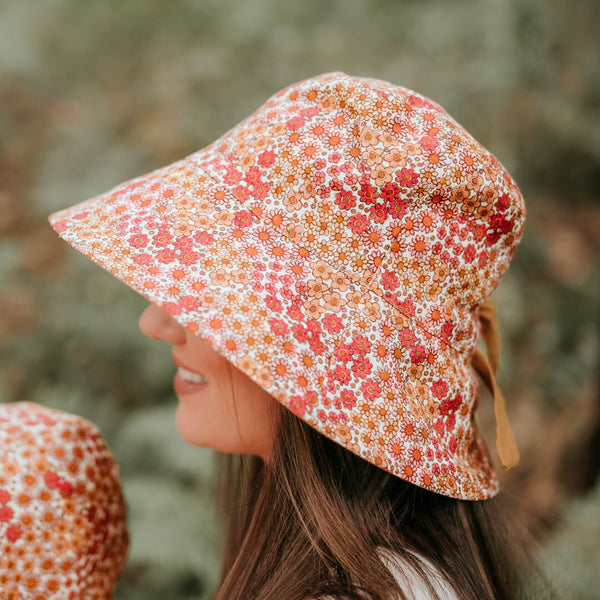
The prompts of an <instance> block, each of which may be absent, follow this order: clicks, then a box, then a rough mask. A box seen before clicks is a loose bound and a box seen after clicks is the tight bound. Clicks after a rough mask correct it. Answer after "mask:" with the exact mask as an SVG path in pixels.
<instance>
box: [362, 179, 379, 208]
mask: <svg viewBox="0 0 600 600" xmlns="http://www.w3.org/2000/svg"><path fill="white" fill-rule="evenodd" d="M377 195H378V194H377V188H375V187H374V186H372V185H370V184H368V183H362V184H361V186H360V191H359V196H360V199H361V200H362V201H363V202H364V203H365V204H374V203H375V202H376V201H377Z"/></svg>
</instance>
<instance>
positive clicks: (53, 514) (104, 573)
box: [0, 402, 129, 600]
mask: <svg viewBox="0 0 600 600" xmlns="http://www.w3.org/2000/svg"><path fill="white" fill-rule="evenodd" d="M0 448H2V453H1V454H0V598H2V600H75V599H76V600H81V599H83V598H85V599H86V600H109V599H110V598H112V592H113V588H114V586H115V584H116V581H117V578H118V576H119V574H120V572H121V569H122V567H123V565H124V563H125V557H126V554H127V548H128V543H129V537H128V533H127V528H126V506H125V502H124V499H123V495H122V493H121V488H120V486H119V481H118V474H119V470H118V467H117V465H116V463H115V461H114V459H113V457H112V455H111V454H110V451H109V450H108V448H107V447H106V445H105V444H104V441H103V440H102V437H101V436H100V433H99V432H98V430H97V429H96V427H95V426H94V425H92V424H91V423H90V422H88V421H86V420H84V419H82V418H80V417H77V416H75V415H70V414H67V413H62V412H59V411H56V410H53V409H49V408H45V407H43V406H40V405H37V404H35V403H32V402H16V403H12V404H2V405H0Z"/></svg>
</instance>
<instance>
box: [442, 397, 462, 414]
mask: <svg viewBox="0 0 600 600" xmlns="http://www.w3.org/2000/svg"><path fill="white" fill-rule="evenodd" d="M461 402H462V396H461V395H460V394H457V395H456V396H455V397H454V398H447V399H446V400H444V401H443V402H442V403H441V404H440V414H442V415H448V414H450V413H452V412H454V411H455V410H457V409H458V407H459V406H460V404H461Z"/></svg>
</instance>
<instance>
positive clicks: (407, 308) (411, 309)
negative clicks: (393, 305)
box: [398, 298, 416, 317]
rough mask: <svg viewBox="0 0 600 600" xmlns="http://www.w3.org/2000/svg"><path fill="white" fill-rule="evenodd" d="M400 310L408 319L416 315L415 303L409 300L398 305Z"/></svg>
mask: <svg viewBox="0 0 600 600" xmlns="http://www.w3.org/2000/svg"><path fill="white" fill-rule="evenodd" d="M398 310H400V312H401V313H402V314H403V315H406V316H407V317H414V316H415V314H416V308H415V303H414V302H413V301H412V300H410V299H409V298H407V299H406V300H402V302H399V303H398Z"/></svg>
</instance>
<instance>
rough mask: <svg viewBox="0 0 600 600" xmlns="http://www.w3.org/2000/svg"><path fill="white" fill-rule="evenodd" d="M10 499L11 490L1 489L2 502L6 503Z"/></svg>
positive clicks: (0, 501) (0, 497)
mask: <svg viewBox="0 0 600 600" xmlns="http://www.w3.org/2000/svg"><path fill="white" fill-rule="evenodd" d="M9 500H10V492H9V491H8V490H0V504H6V503H7V502H8V501H9Z"/></svg>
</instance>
